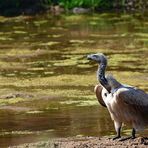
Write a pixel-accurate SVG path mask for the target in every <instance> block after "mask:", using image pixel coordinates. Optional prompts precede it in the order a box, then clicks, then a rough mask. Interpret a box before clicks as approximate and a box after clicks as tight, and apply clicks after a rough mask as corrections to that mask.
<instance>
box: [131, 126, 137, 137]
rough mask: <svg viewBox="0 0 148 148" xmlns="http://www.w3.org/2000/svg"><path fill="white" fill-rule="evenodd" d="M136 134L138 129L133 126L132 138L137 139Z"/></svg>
mask: <svg viewBox="0 0 148 148" xmlns="http://www.w3.org/2000/svg"><path fill="white" fill-rule="evenodd" d="M135 134H136V130H135V129H134V128H133V129H132V137H131V138H132V139H135V138H136V136H135Z"/></svg>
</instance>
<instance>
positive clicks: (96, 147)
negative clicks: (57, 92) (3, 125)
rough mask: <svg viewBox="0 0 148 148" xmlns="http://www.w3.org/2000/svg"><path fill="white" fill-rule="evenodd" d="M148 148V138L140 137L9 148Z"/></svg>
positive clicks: (81, 139) (71, 140)
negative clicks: (123, 139)
mask: <svg viewBox="0 0 148 148" xmlns="http://www.w3.org/2000/svg"><path fill="white" fill-rule="evenodd" d="M28 147H31V148H106V147H109V148H117V147H120V148H147V147H148V137H138V138H136V139H128V140H125V141H119V140H112V138H107V137H102V138H99V137H79V138H78V137H73V138H72V137H71V138H58V139H54V140H48V141H42V142H37V143H27V144H23V145H19V146H13V147H9V148H28Z"/></svg>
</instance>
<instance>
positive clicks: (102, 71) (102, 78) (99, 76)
mask: <svg viewBox="0 0 148 148" xmlns="http://www.w3.org/2000/svg"><path fill="white" fill-rule="evenodd" d="M106 66H107V61H106V59H105V58H103V59H102V61H101V63H100V65H99V67H98V71H97V79H98V81H99V82H100V83H101V85H102V86H103V87H104V88H105V89H106V90H107V91H108V92H109V93H110V86H109V84H108V81H107V79H106V78H105V70H106Z"/></svg>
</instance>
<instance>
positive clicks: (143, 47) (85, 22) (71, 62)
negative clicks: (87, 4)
mask: <svg viewBox="0 0 148 148" xmlns="http://www.w3.org/2000/svg"><path fill="white" fill-rule="evenodd" d="M147 28H148V23H147V21H146V19H145V17H143V18H139V17H136V16H132V15H125V14H94V15H78V16H73V15H71V16H66V15H63V16H60V17H57V18H53V17H51V16H36V17H34V18H25V19H24V18H20V19H10V20H9V19H8V20H6V21H4V22H1V21H0V35H1V36H0V67H1V69H0V81H1V84H0V88H1V92H0V96H3V95H7V94H10V97H9V99H11V96H14V95H13V94H20V93H21V94H24V95H17V97H16V101H15V97H14V98H13V97H12V98H13V100H11V101H10V100H9V99H8V98H7V99H6V98H5V99H4V97H3V98H2V97H1V99H0V109H1V110H0V127H1V133H0V146H8V145H15V144H20V143H25V142H33V141H38V140H47V139H49V137H50V138H51V137H68V136H76V135H84V136H104V135H112V134H114V127H113V123H112V121H111V119H110V116H109V114H108V112H107V110H106V109H105V108H102V107H101V106H99V105H98V103H97V101H96V99H95V96H94V93H93V87H94V85H95V84H96V83H97V81H96V75H95V71H96V68H97V66H96V64H94V63H89V62H88V61H87V60H86V55H87V54H89V53H96V52H103V53H105V54H106V55H107V56H108V58H109V67H108V69H107V70H108V72H111V73H113V74H114V76H115V77H116V78H117V79H118V80H119V81H121V82H123V83H127V84H130V85H134V86H137V87H140V88H142V89H144V90H145V91H147V87H148V84H147V72H148V63H147V60H146V58H147V55H148V50H147V47H148V44H147V43H148V39H147V37H148V36H147V34H146V33H147V32H148V29H147ZM143 59H145V60H143ZM28 94H31V96H32V97H27V95H28ZM17 99H18V100H17ZM12 131H13V132H12ZM124 134H128V132H125V133H124ZM18 138H19V140H17V139H18Z"/></svg>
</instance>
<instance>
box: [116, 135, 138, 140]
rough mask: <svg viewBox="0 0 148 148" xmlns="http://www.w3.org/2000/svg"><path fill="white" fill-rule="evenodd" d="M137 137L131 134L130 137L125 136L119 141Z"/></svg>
mask: <svg viewBox="0 0 148 148" xmlns="http://www.w3.org/2000/svg"><path fill="white" fill-rule="evenodd" d="M135 138H136V137H135V136H134V137H133V136H130V137H124V138H121V139H120V140H119V141H125V140H129V139H135Z"/></svg>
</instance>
